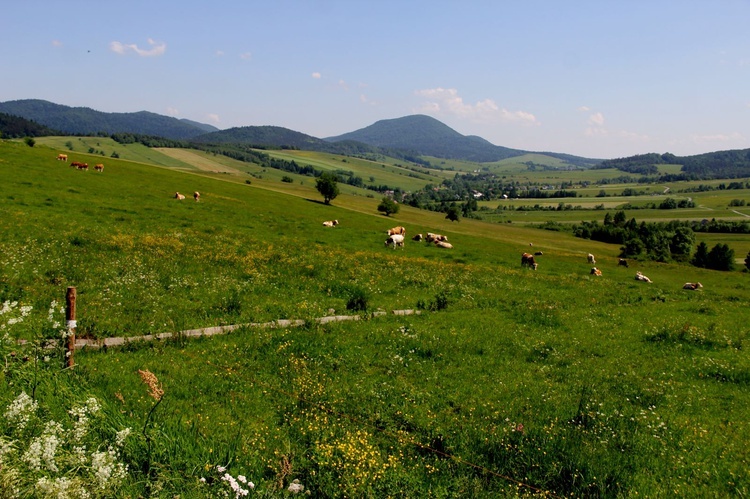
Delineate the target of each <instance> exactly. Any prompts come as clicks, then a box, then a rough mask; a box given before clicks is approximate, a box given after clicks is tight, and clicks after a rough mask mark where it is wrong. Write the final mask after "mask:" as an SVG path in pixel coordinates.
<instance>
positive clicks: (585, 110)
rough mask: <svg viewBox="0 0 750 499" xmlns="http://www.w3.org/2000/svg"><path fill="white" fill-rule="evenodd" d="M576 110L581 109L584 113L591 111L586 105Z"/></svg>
mask: <svg viewBox="0 0 750 499" xmlns="http://www.w3.org/2000/svg"><path fill="white" fill-rule="evenodd" d="M578 110H579V111H582V112H584V113H587V112H589V111H591V108H590V107H588V106H581V107H579V108H578Z"/></svg>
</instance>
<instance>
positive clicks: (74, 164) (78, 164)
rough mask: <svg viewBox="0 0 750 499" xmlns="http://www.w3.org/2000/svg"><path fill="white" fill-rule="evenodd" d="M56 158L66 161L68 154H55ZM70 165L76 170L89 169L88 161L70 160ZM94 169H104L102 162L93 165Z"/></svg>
mask: <svg viewBox="0 0 750 499" xmlns="http://www.w3.org/2000/svg"><path fill="white" fill-rule="evenodd" d="M57 160H58V161H65V162H66V163H67V162H68V155H67V154H58V155H57ZM70 166H71V167H73V168H75V169H77V170H88V169H89V164H88V163H81V162H79V161H71V162H70ZM94 170H96V171H98V172H100V173H101V172H103V171H104V165H103V164H102V163H98V164H96V165H94Z"/></svg>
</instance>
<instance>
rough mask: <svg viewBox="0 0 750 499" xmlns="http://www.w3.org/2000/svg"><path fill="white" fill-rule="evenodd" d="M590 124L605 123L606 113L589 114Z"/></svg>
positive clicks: (600, 124) (601, 124)
mask: <svg viewBox="0 0 750 499" xmlns="http://www.w3.org/2000/svg"><path fill="white" fill-rule="evenodd" d="M589 124H591V125H599V126H603V125H604V115H603V114H602V113H594V114H592V115H591V116H589Z"/></svg>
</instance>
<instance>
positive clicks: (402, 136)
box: [326, 114, 598, 167]
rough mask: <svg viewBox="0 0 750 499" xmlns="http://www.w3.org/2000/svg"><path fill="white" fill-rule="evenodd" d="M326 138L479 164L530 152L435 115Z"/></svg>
mask: <svg viewBox="0 0 750 499" xmlns="http://www.w3.org/2000/svg"><path fill="white" fill-rule="evenodd" d="M326 140H328V141H330V142H338V141H341V140H355V141H358V142H364V143H365V144H370V145H373V146H377V147H388V148H395V149H409V150H411V151H415V152H416V153H417V154H419V155H423V156H435V157H438V158H446V159H463V160H468V161H476V162H478V163H488V162H492V161H499V160H502V159H506V158H513V157H516V156H522V155H524V154H528V153H529V152H531V151H523V150H520V149H510V148H508V147H502V146H496V145H494V144H492V143H491V142H489V141H487V140H485V139H483V138H481V137H477V136H474V135H462V134H460V133H458V132H457V131H455V130H453V129H452V128H450V127H449V126H448V125H446V124H444V123H442V122H440V121H438V120H436V119H435V118H432V117H430V116H425V115H421V114H417V115H412V116H405V117H403V118H396V119H390V120H381V121H378V122H376V123H374V124H372V125H370V126H368V127H365V128H362V129H360V130H356V131H354V132H349V133H345V134H343V135H339V136H336V137H328V138H326ZM541 154H546V155H547V156H552V157H555V158H559V159H562V160H564V161H567V162H569V163H571V164H574V165H578V166H585V167H588V166H591V165H593V164H596V163H597V162H598V160H591V159H587V158H580V157H578V156H572V155H569V154H560V153H546V152H545V153H541Z"/></svg>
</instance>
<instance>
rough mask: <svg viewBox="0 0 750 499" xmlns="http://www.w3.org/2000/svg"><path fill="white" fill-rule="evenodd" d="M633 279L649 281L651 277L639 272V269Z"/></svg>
mask: <svg viewBox="0 0 750 499" xmlns="http://www.w3.org/2000/svg"><path fill="white" fill-rule="evenodd" d="M635 280H636V281H643V282H649V283H650V282H651V279H649V278H648V277H646V276H645V275H643V274H641V273H640V271H639V272H636V273H635Z"/></svg>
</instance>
